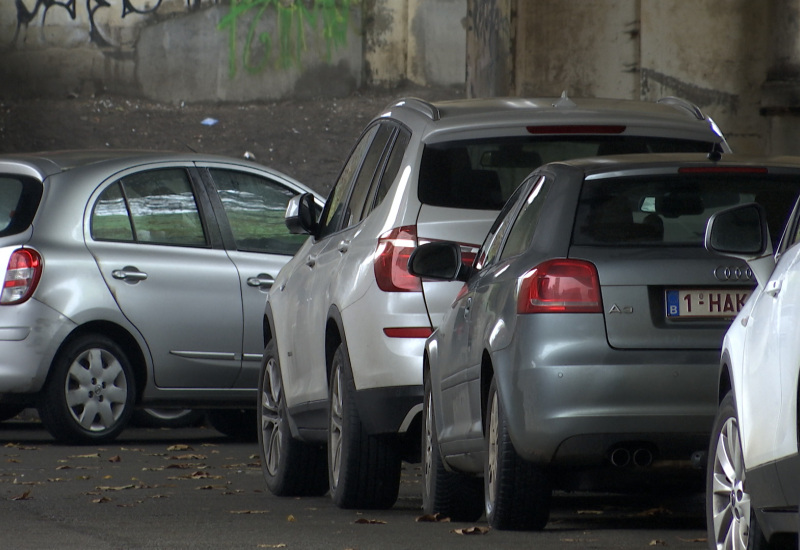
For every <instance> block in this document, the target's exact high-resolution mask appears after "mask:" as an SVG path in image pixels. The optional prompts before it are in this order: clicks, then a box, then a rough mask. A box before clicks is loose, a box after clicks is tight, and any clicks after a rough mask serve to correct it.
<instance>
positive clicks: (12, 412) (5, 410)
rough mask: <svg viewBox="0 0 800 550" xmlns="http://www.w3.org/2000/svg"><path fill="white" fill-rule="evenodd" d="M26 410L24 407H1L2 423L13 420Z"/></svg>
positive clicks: (0, 416)
mask: <svg viewBox="0 0 800 550" xmlns="http://www.w3.org/2000/svg"><path fill="white" fill-rule="evenodd" d="M24 410H25V406H24V405H0V422H5V421H6V420H11V419H12V418H14V417H15V416H17V415H18V414H19V413H21V412H22V411H24Z"/></svg>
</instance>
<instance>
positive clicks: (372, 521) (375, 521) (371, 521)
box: [353, 518, 386, 525]
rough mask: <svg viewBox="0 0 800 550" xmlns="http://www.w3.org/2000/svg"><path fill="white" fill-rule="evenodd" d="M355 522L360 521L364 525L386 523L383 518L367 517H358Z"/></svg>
mask: <svg viewBox="0 0 800 550" xmlns="http://www.w3.org/2000/svg"><path fill="white" fill-rule="evenodd" d="M353 523H359V524H364V525H386V522H385V521H383V520H381V519H367V518H358V519H357V520H355V521H354V522H353Z"/></svg>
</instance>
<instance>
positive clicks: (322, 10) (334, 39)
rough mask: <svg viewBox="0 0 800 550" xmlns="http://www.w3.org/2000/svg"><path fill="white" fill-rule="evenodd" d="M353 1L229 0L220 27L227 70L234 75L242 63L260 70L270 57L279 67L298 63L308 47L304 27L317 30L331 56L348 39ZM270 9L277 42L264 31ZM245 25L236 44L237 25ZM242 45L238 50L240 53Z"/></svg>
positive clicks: (256, 71) (257, 70) (245, 67)
mask: <svg viewBox="0 0 800 550" xmlns="http://www.w3.org/2000/svg"><path fill="white" fill-rule="evenodd" d="M351 1H352V0H231V9H230V12H229V13H228V15H226V16H225V17H224V18H223V19H222V21H220V24H219V28H220V29H226V30H227V31H228V36H229V41H228V44H229V47H230V49H229V51H230V53H229V73H230V76H231V77H233V76H235V75H236V72H237V71H238V68H239V60H240V56H241V65H242V67H244V69H245V70H246V71H248V72H251V73H258V72H260V71H262V70H263V69H264V68H265V67H266V66H267V64H268V63H269V62H270V60H271V59H273V57H274V59H275V62H276V64H277V65H278V66H279V67H282V68H287V67H289V66H291V65H292V64H299V63H300V59H301V58H302V54H303V52H304V51H305V50H306V47H307V40H308V37H307V36H306V29H307V28H308V29H311V31H318V32H320V33H321V37H322V39H323V40H324V44H325V47H326V49H327V51H326V54H327V57H328V59H330V56H331V53H332V52H333V50H334V49H335V48H338V47H340V46H342V45H344V44H345V43H346V42H347V27H348V24H349V18H350V4H351ZM269 8H274V10H275V13H276V15H277V17H276V25H277V30H276V33H275V34H276V36H277V52H276V51H275V50H276V44H274V43H273V35H272V34H271V33H269V32H267V31H264V30H263V25H262V23H263V22H264V18H265V15H266V14H267V13H268V10H269ZM241 25H244V26H245V29H246V32H245V33H244V37H245V38H244V40H243V41H242V43H241V44H239V41H240V39H239V32H238V28H239V27H240V26H241ZM240 46H241V52H240Z"/></svg>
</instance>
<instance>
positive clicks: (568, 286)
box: [410, 153, 800, 529]
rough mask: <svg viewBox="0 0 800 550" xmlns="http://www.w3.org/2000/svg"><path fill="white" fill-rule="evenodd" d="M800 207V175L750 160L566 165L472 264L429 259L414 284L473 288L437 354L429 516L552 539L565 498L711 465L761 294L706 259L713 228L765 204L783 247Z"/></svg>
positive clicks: (429, 403) (430, 365)
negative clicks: (748, 317) (737, 323)
mask: <svg viewBox="0 0 800 550" xmlns="http://www.w3.org/2000/svg"><path fill="white" fill-rule="evenodd" d="M798 195H800V179H798V177H797V166H796V165H790V164H787V163H781V162H779V161H772V162H766V161H764V160H759V159H748V158H742V157H737V156H735V155H718V154H713V153H712V154H710V155H708V158H706V155H628V156H627V158H626V157H623V156H619V157H613V158H609V159H608V160H606V159H602V160H601V159H585V160H579V161H571V162H564V163H554V164H550V165H547V166H544V167H542V168H540V169H538V170H536V171H534V172H533V173H532V174H531V176H530V177H529V178H528V179H527V180H526V181H525V183H524V184H523V185H522V186H521V187H520V188H519V190H518V191H517V193H516V196H515V197H514V198H513V199H512V200H510V201H509V203H508V204H507V206H506V208H505V209H504V211H503V212H502V213H501V214H500V216H499V217H498V219H497V221H496V222H495V224H494V226H493V227H492V229H491V230H490V232H489V235H488V236H487V239H486V241H485V242H484V244H483V247H482V248H481V250H480V251H479V253H478V257H477V259H476V260H475V262H474V264H472V265H471V266H470V265H464V264H463V263H462V261H461V258H460V250H459V247H458V245H457V244H456V243H429V244H425V245H421V246H420V247H419V248H417V250H416V251H415V253H414V254H413V255H412V257H411V261H410V265H411V271H412V273H415V274H417V275H419V276H422V277H423V278H430V279H438V280H441V279H444V280H457V281H460V282H461V283H462V284H461V290H460V292H459V293H458V296H457V297H456V299H455V301H454V302H453V303H452V304H451V305H450V306H449V307H448V309H447V312H446V314H445V317H444V320H443V321H442V323H441V324H440V326H439V327H438V329H437V330H436V331H435V332H434V334H433V335H432V336H431V337H430V338H429V339H428V341H427V344H426V347H425V354H424V360H423V361H424V362H423V371H424V384H425V401H424V411H425V413H424V415H423V423H424V431H423V434H424V435H423V455H424V460H423V471H424V483H423V506H424V508H425V510H426V511H427V512H433V511H436V512H441V513H443V514H446V515H449V516H451V517H457V518H459V519H463V520H470V521H471V520H475V519H477V518H478V517H479V516H480V515H481V514H483V513H484V511H485V513H486V516H487V518H488V521H489V523H490V524H491V525H492V526H493V527H495V528H499V529H541V528H542V527H544V525H545V524H546V523H547V520H548V515H549V510H550V508H549V501H550V495H551V491H552V490H553V489H575V488H577V487H581V488H586V487H591V486H594V487H595V488H597V487H598V485H597V482H598V481H601V480H603V479H604V478H606V477H609V476H611V477H612V478H617V481H618V482H620V483H621V482H628V481H630V480H631V479H637V478H641V477H642V476H644V477H647V473H648V471H650V472H652V470H648V467H650V466H652V465H654V464H655V463H658V465H659V466H666V465H668V464H670V463H672V464H675V462H673V461H682V462H683V464H687V465H688V463H689V459H690V458H691V457H692V456H693V455H695V456H696V457H700V456H702V452H703V451H705V449H706V448H707V446H708V439H709V434H710V431H711V427H712V424H713V421H714V416H715V413H716V409H717V399H716V397H717V388H718V376H717V375H718V369H719V349H720V345H721V342H722V339H723V336H724V334H725V331H726V330H727V328H728V326H729V325H730V322H731V320H732V319H733V318H734V317H735V316H736V314H737V313H738V312H739V311H740V310H741V309H742V308H743V307H744V305H745V303H746V302H747V299H748V297H749V295H750V293H751V292H752V290H753V288H754V286H755V283H756V281H755V278H754V277H753V273H752V271H751V270H750V269H749V268H748V266H747V264H745V262H744V261H742V260H736V259H731V258H728V257H724V256H721V255H719V254H715V253H711V252H708V251H707V250H705V249H704V247H703V239H704V234H705V226H706V221H707V220H708V218H709V216H710V215H712V214H714V213H715V212H718V211H720V210H722V209H725V208H728V207H730V206H734V205H738V204H746V203H752V202H757V203H760V204H761V205H762V206H763V208H764V209H765V211H766V212H767V216H768V219H769V220H770V224H771V225H773V227H774V231H773V234H774V235H780V234H781V230H782V226H783V224H785V220H786V218H787V217H788V215H789V212H790V209H791V207H792V205H793V204H794V202H795V199H796V197H797V196H798ZM470 263H471V262H468V264H470ZM696 453H699V454H696ZM665 461H670V462H665ZM598 470H599V472H601V473H602V475H597V474H598ZM661 471H663V470H661ZM690 471H691V470H690ZM587 472H591V473H593V474H595V475H594V477H591V476H588V475H587ZM673 473H675V472H674V471H673ZM698 473H699V472H698ZM697 477H698V479H697V480H696V481H697V488H698V489H699V488H700V486H701V484H700V478H699V476H697ZM481 478H482V480H481ZM654 479H655V476H654V475H653V474H652V473H651V477H650V480H651V481H652V480H654ZM639 481H641V479H639ZM612 487H613V488H617V489H619V488H621V486H620V485H612Z"/></svg>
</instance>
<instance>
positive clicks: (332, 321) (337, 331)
mask: <svg viewBox="0 0 800 550" xmlns="http://www.w3.org/2000/svg"><path fill="white" fill-rule="evenodd" d="M341 344H344V346H345V348H347V338H345V335H344V322H343V321H342V315H341V313H340V312H339V309H338V308H337V307H336V306H331V307H330V309H329V310H328V317H327V321H326V322H325V375H326V377H327V379H328V384H330V381H331V366H332V365H333V354H334V353H336V349H337V348H338V347H339V346H340V345H341Z"/></svg>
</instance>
